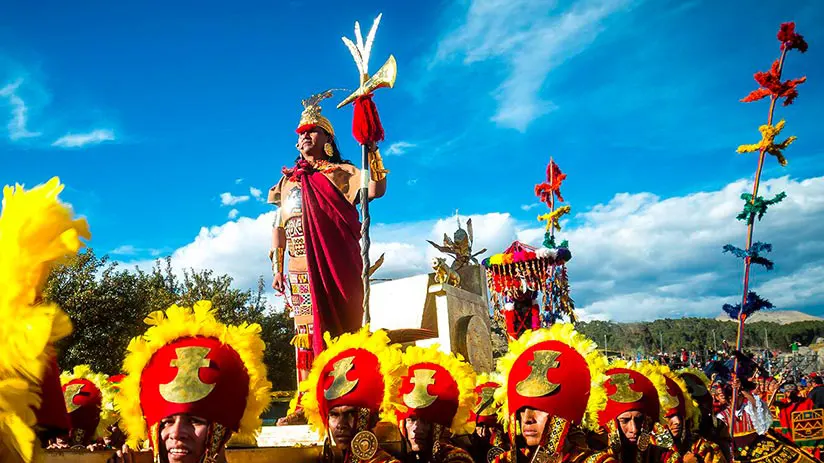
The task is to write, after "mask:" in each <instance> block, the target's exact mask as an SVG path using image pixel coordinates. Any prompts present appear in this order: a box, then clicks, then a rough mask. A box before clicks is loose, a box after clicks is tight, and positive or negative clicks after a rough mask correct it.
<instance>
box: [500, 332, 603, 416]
mask: <svg viewBox="0 0 824 463" xmlns="http://www.w3.org/2000/svg"><path fill="white" fill-rule="evenodd" d="M556 354H557V355H556ZM536 357H540V358H541V359H546V360H552V361H550V362H549V363H548V365H547V367H548V368H547V369H546V371H543V372H540V371H539V372H538V376H534V372H535V370H534V369H535V368H538V367H539V365H541V363H539V362H538V361H537V360H536ZM605 369H606V359H605V358H604V356H603V355H602V354H601V353H600V352H598V350H597V345H596V344H595V343H594V342H593V341H592V340H590V339H589V338H587V337H586V336H584V335H583V334H581V333H578V332H577V331H575V329H574V327H573V325H572V324H570V323H556V324H554V325H552V326H551V327H550V328H546V329H540V330H536V331H526V332H525V333H524V334H523V335H522V336H521V337H520V338H518V340H516V341H513V342H510V343H509V352H507V353H506V355H504V356H503V357H501V359H500V360H498V369H497V371H498V374H499V375H500V377H501V380H502V385H501V387H500V388H498V390H497V391H495V399H496V401H497V402H498V403H500V404H502V405H501V408H500V409H499V411H498V419H499V421H501V422H503V423H505V424H507V423H509V422H510V421H511V420H514V419H515V413H516V412H517V411H518V410H519V409H520V408H522V407H532V408H536V409H539V410H543V411H546V412H550V413H552V414H553V415H558V416H560V417H561V418H564V419H566V420H568V421H570V422H571V423H573V424H581V425H583V426H584V427H585V428H588V429H596V428H597V426H598V412H599V411H600V410H603V408H604V405H605V403H606V400H607V398H606V393H605V390H604V382H605V381H606V376H604V370H605ZM541 373H543V376H541ZM528 378H530V381H527V379H528ZM531 379H535V380H536V382H537V383H541V384H544V386H543V387H539V388H530V387H527V386H528V384H527V383H528V382H529V383H530V384H531ZM537 383H536V384H537ZM556 386H557V387H556ZM532 389H536V390H537V389H541V391H542V392H544V393H543V394H540V393H539V392H536V390H532Z"/></svg>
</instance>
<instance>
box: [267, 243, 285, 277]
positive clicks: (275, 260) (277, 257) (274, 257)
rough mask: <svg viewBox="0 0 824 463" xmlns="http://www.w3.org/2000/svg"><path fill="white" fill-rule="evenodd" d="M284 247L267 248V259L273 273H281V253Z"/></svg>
mask: <svg viewBox="0 0 824 463" xmlns="http://www.w3.org/2000/svg"><path fill="white" fill-rule="evenodd" d="M285 250H286V249H285V248H275V249H270V250H269V260H270V261H272V272H274V274H275V275H279V274H281V273H283V255H284V251H285Z"/></svg>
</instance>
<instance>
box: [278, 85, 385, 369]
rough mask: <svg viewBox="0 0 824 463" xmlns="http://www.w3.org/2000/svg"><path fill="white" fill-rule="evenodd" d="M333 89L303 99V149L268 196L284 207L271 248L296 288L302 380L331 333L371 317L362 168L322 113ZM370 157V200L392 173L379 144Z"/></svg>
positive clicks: (283, 279)
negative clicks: (346, 154) (367, 312)
mask: <svg viewBox="0 0 824 463" xmlns="http://www.w3.org/2000/svg"><path fill="white" fill-rule="evenodd" d="M331 95H332V93H331V91H327V92H324V93H321V94H319V95H314V96H312V97H310V98H308V99H306V100H304V101H303V105H304V110H303V113H302V114H301V118H300V122H299V123H298V127H297V133H298V142H297V145H296V147H297V149H298V152H299V153H300V154H299V155H298V158H297V160H296V164H295V166H294V167H292V168H291V169H286V168H284V169H283V176H282V177H281V179H280V181H278V183H277V184H276V185H275V186H273V187H272V188H271V189H270V190H269V199H268V202H269V203H270V204H274V205H275V206H277V207H278V211H277V214H276V218H275V223H274V226H273V229H272V249H271V250H270V252H269V256H270V259H271V260H272V261H273V264H272V265H273V273H274V282H273V284H272V287H273V288H274V289H275V290H277V291H280V292H283V291H284V289H285V288H286V287H287V285H288V287H289V289H290V292H291V301H290V302H291V304H290V305H291V307H292V310H293V312H294V318H295V328H296V336H295V338H294V339H293V342H292V343H293V344H294V345H295V347H296V349H297V353H296V355H297V367H298V380H303V379H305V378H306V377H307V375H308V373H309V369H310V368H311V366H312V360H313V358H315V357H316V356H317V355H318V354H320V352H321V351H322V350H323V333H325V332H329V333H330V334H331V335H332V337H336V336H339V335H341V334H343V333H351V332H355V331H357V330H358V329H359V328H360V327H361V324H362V322H363V282H362V280H361V270H362V268H363V264H362V261H361V256H360V244H359V240H360V236H361V231H360V230H361V224H360V219H359V217H358V210H357V209H356V207H355V204H356V203H357V202H358V201H359V195H358V193H359V191H360V186H361V181H362V179H361V171H360V169H358V168H357V167H355V166H354V165H352V164H351V163H350V162H348V161H344V160H343V159H342V158H341V153H340V150H339V149H338V145H337V139H336V138H335V130H334V128H333V127H332V123H331V122H329V119H327V118H326V117H324V116H323V115H322V114H321V107H320V101H321V100H323V99H324V98H328V97H329V96H331ZM370 159H371V169H370V171H369V172H370V175H371V178H370V179H368V182H369V199H373V198H380V197H381V196H383V195H384V193H385V192H386V174H387V172H388V171H387V170H386V169H384V168H383V161H382V160H381V156H380V152H379V151H378V149H377V146H373V147H372V149H371V154H370ZM287 247H288V252H289V269H288V270H289V272H288V281H287V275H285V274H284V259H285V256H284V255H285V252H286V248H287Z"/></svg>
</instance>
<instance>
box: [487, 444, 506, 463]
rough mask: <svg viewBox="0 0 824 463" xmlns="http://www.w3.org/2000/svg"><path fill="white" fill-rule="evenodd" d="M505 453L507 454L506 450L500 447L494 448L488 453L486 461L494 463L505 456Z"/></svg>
mask: <svg viewBox="0 0 824 463" xmlns="http://www.w3.org/2000/svg"><path fill="white" fill-rule="evenodd" d="M504 453H506V451H505V450H504V449H502V448H500V447H498V446H495V447H492V448H491V449H489V451H488V452H486V461H487V462H489V463H492V462H493V461H495V459H496V458H498V456H499V455H503V454H504Z"/></svg>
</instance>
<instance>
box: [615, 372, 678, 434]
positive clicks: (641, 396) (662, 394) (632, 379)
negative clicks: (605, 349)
mask: <svg viewBox="0 0 824 463" xmlns="http://www.w3.org/2000/svg"><path fill="white" fill-rule="evenodd" d="M606 375H607V377H608V378H609V379H608V380H607V383H606V384H605V386H606V388H607V406H606V409H605V410H604V411H603V412H601V415H600V421H601V425H605V424H606V423H607V422H609V421H612V420H614V419H615V418H616V417H618V415H620V414H621V413H624V412H626V411H630V410H638V411H641V412H642V413H644V414H645V415H646V416H648V417H650V418H652V419H653V421H656V422H663V421H664V411H666V410H669V409H670V408H673V407H674V406H675V404H674V401H673V400H671V399H670V396H669V393H668V392H667V383H666V380H665V378H664V376H663V375H662V374H661V372H660V370H659V367H658V366H657V365H655V364H653V363H651V362H627V361H625V360H614V361H612V362H611V363H610V364H609V367H608V368H607V371H606Z"/></svg>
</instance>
